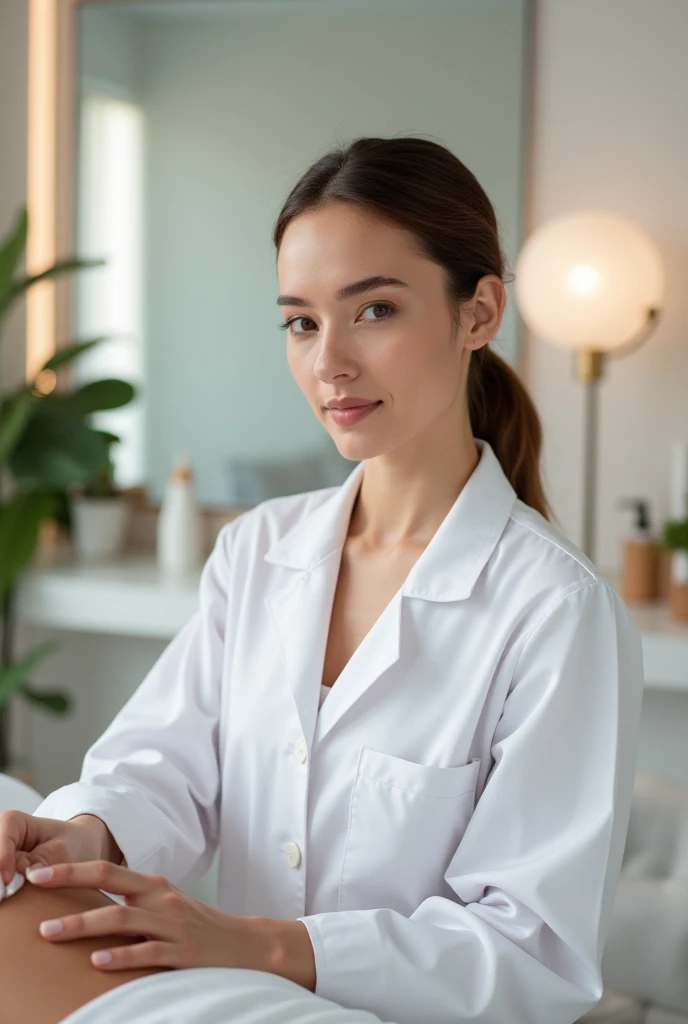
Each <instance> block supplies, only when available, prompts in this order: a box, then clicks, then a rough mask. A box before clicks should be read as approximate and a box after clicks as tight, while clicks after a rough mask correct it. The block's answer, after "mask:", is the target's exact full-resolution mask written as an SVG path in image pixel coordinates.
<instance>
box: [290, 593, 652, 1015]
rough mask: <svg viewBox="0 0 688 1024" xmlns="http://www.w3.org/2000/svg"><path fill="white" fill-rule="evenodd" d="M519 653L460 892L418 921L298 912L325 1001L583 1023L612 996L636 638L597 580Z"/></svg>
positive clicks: (456, 876) (433, 902) (451, 877)
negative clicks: (611, 949) (607, 952)
mask: <svg viewBox="0 0 688 1024" xmlns="http://www.w3.org/2000/svg"><path fill="white" fill-rule="evenodd" d="M514 657H515V665H514V671H513V676H512V678H511V681H510V685H509V688H508V692H507V696H506V699H505V701H504V705H503V708H502V713H501V717H500V719H499V721H498V723H497V726H496V729H495V732H494V735H493V739H492V744H491V753H492V763H491V769H490V773H489V775H488V778H487V781H486V785H485V787H484V789H483V792H482V794H481V796H480V798H479V799H478V802H477V804H476V807H475V809H474V811H473V814H472V817H471V819H470V821H469V823H468V826H467V828H466V831H465V832H464V835H463V837H462V839H461V842H460V844H459V846H458V848H457V850H456V851H455V853H454V855H453V857H452V859H451V861H450V863H449V864H448V866H447V869H446V872H445V875H444V877H445V879H446V881H447V882H448V884H449V885H450V886H451V888H452V889H453V891H454V892H455V893H456V897H455V898H454V897H451V898H447V897H445V896H429V897H428V898H427V899H425V900H423V902H422V903H421V904H420V906H418V907H417V908H416V909H415V910H414V912H413V913H412V914H411V915H410V917H406V916H405V915H403V914H401V913H399V912H397V911H394V910H391V909H388V908H384V907H381V908H379V909H372V910H369V909H365V910H347V911H340V912H337V911H335V912H329V913H321V914H313V915H309V916H306V917H302V918H299V920H301V921H303V923H304V924H305V926H306V928H307V929H308V932H309V935H310V938H311V942H312V945H313V951H314V957H315V965H316V976H317V980H316V989H315V991H316V993H317V994H318V995H321V996H324V997H326V998H327V999H331V1000H333V1001H335V1002H338V1003H341V1004H342V1005H345V1006H349V1007H352V1008H362V1009H366V1010H369V1011H372V1012H373V1013H375V1014H377V1015H378V1016H380V1017H381V1018H382V1019H384V1020H394V1021H395V1022H396V1024H418V1022H419V1021H423V1024H456V1022H457V1021H480V1024H507V1022H508V1024H572V1022H573V1021H576V1020H577V1019H578V1018H579V1017H580V1016H581V1015H582V1014H584V1013H586V1012H587V1011H588V1010H589V1009H591V1008H592V1007H593V1006H594V1005H595V1004H596V1003H597V1002H598V1001H599V999H600V998H601V995H602V982H601V960H602V953H603V945H604V941H605V939H606V934H607V929H608V926H609V922H610V912H611V908H612V902H613V899H614V895H615V892H616V887H617V884H618V880H619V875H620V871H621V863H622V857H623V850H624V845H625V841H626V833H627V829H628V822H629V817H630V808H631V798H632V792H633V782H634V776H635V759H636V752H637V741H638V732H639V727H640V709H641V702H642V688H643V664H642V646H641V640H640V635H639V633H638V631H637V629H636V627H635V625H634V623H633V620H632V619H631V616H630V613H629V611H628V609H627V608H626V605H625V604H624V603H623V601H622V600H621V598H620V597H619V595H618V593H617V591H616V590H615V589H614V588H613V587H612V586H611V584H608V583H607V582H606V581H605V580H602V579H600V578H596V579H593V580H590V581H589V582H585V583H582V584H581V583H577V584H575V585H571V587H570V588H569V589H568V590H567V591H566V592H564V594H563V595H560V596H559V597H558V598H557V599H556V601H555V602H554V604H553V606H552V607H550V608H548V609H547V610H544V609H543V615H542V616H541V618H540V619H539V621H538V622H537V623H536V624H535V625H534V626H533V628H532V629H531V630H530V632H529V633H528V634H527V635H526V637H525V638H524V639H523V641H522V642H521V644H520V651H519V650H516V651H515V653H514ZM371 842H374V837H371ZM408 856H411V852H410V851H409V850H399V857H408ZM390 870H392V871H393V870H394V868H393V865H390Z"/></svg>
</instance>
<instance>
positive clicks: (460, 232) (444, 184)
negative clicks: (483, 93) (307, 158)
mask: <svg viewBox="0 0 688 1024" xmlns="http://www.w3.org/2000/svg"><path fill="white" fill-rule="evenodd" d="M333 201H340V202H346V203H352V204H354V205H356V206H359V207H363V208H365V209H368V210H371V211H372V212H374V213H376V214H377V215H379V216H382V217H385V218H386V219H388V220H390V221H392V222H394V223H395V224H396V225H397V226H399V227H401V228H403V229H405V230H406V231H408V232H410V234H411V236H412V237H413V239H414V241H415V243H416V245H417V246H418V249H419V251H420V252H421V253H422V255H423V256H425V257H427V258H428V259H431V260H433V261H434V262H435V263H438V264H439V265H440V266H441V267H443V268H444V271H445V274H446V281H447V300H448V303H449V306H450V309H451V311H452V315H453V316H454V318H455V319H456V320H457V322H458V316H459V311H460V310H459V307H460V305H461V303H463V302H465V301H466V300H467V299H470V298H471V297H472V296H473V294H474V293H475V289H476V285H477V283H478V281H479V280H480V278H481V277H483V276H484V275H485V274H496V275H497V276H498V277H499V278H500V279H501V280H504V278H505V262H506V261H505V258H504V254H503V252H502V250H501V246H500V242H499V231H498V227H497V219H496V217H495V212H494V209H493V207H492V203H491V202H490V200H489V199H488V197H487V195H486V193H485V191H484V189H483V188H482V186H481V185H480V183H479V182H478V180H477V178H476V177H475V175H473V173H472V172H471V171H469V169H468V168H467V167H466V166H465V165H464V164H463V163H462V162H461V161H460V160H459V159H458V157H456V156H455V155H454V154H453V153H452V152H451V151H450V150H448V149H447V148H446V147H444V146H442V145H440V144H439V143H437V142H433V141H430V140H426V139H423V138H419V137H408V136H403V137H398V136H395V137H392V138H357V139H354V140H353V141H352V142H350V143H348V144H345V145H340V146H338V147H337V148H335V149H333V150H331V151H330V152H328V153H326V154H325V155H324V156H322V157H320V158H319V159H318V160H316V161H315V163H314V164H312V165H311V166H310V167H309V168H308V170H307V171H306V172H305V173H304V174H303V175H302V176H301V177H300V178H299V180H298V181H297V183H296V185H295V186H294V187H293V188H292V190H291V192H290V193H289V195H288V197H287V199H286V202H285V203H284V206H283V207H282V210H281V211H280V214H279V216H278V218H277V222H276V224H275V229H274V233H273V241H274V243H275V247H276V248H277V251H278V252H279V247H280V243H281V241H282V236H283V235H284V232H285V230H286V227H287V225H288V224H289V222H290V221H291V220H292V219H293V218H294V217H297V216H298V215H299V214H300V213H305V212H306V211H308V210H313V209H317V208H318V207H321V206H323V205H325V204H326V203H328V202H333ZM467 401H468V411H469V416H470V421H471V428H472V431H473V436H474V437H479V438H484V439H485V440H486V441H488V442H489V444H490V445H491V446H492V448H493V449H494V452H495V455H496V456H497V458H498V459H499V462H500V465H501V466H502V469H503V470H504V473H505V474H506V476H507V477H508V479H509V481H510V483H511V485H512V487H513V488H514V490H515V491H516V494H517V496H518V497H519V498H520V499H521V501H524V502H525V503H526V504H527V505H531V506H532V507H533V508H535V509H536V510H537V511H538V512H540V513H541V514H542V515H543V516H544V517H545V518H546V519H549V518H550V517H551V508H550V506H549V503H548V501H547V499H546V497H545V494H544V490H543V487H542V482H541V480H540V465H539V463H540V452H541V448H542V426H541V423H540V418H539V416H538V414H537V411H536V409H535V406H534V404H533V401H532V399H531V398H530V396H529V395H528V392H527V391H526V389H525V387H524V386H523V384H522V383H521V381H520V379H519V377H518V375H517V374H516V373H515V371H514V370H513V369H512V368H511V367H510V366H509V364H508V363H507V362H506V361H505V360H504V359H502V357H501V356H499V355H497V353H496V352H494V351H493V350H492V349H490V348H489V345H483V346H482V348H479V349H476V350H475V351H474V352H472V353H471V360H470V365H469V372H468V381H467Z"/></svg>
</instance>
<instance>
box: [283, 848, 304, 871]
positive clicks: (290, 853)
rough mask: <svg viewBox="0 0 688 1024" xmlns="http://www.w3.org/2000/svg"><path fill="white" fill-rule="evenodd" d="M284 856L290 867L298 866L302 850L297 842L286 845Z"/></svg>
mask: <svg viewBox="0 0 688 1024" xmlns="http://www.w3.org/2000/svg"><path fill="white" fill-rule="evenodd" d="M284 856H285V857H286V858H287V864H288V865H289V867H290V868H297V867H298V866H299V864H300V863H301V851H300V850H299V848H298V846H297V845H296V843H287V845H286V846H285V847H284Z"/></svg>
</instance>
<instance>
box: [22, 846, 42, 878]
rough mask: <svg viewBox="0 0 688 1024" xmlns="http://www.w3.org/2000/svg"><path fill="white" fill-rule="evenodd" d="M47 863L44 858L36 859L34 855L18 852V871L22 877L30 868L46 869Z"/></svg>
mask: <svg viewBox="0 0 688 1024" xmlns="http://www.w3.org/2000/svg"><path fill="white" fill-rule="evenodd" d="M47 863H48V862H47V861H46V860H44V859H43V858H42V857H36V855H35V854H33V853H24V852H23V851H17V871H19V872H20V873H21V874H22V875H25V874H26V872H27V871H28V870H29V869H30V868H44V867H46V866H47Z"/></svg>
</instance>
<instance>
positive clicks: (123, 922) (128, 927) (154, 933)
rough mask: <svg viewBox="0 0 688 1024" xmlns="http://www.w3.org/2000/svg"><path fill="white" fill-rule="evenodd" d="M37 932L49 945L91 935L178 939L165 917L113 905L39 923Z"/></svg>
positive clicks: (148, 911) (168, 919) (170, 923)
mask: <svg viewBox="0 0 688 1024" xmlns="http://www.w3.org/2000/svg"><path fill="white" fill-rule="evenodd" d="M38 930H39V932H40V933H41V935H42V936H43V938H44V939H49V940H50V941H51V942H69V941H70V940H71V939H85V938H89V937H92V936H94V935H142V936H144V937H145V938H151V939H165V940H166V941H168V942H172V941H174V940H175V939H176V938H177V930H178V929H177V928H176V925H175V922H174V921H173V920H172V919H171V918H169V917H166V916H165V915H164V914H156V913H154V912H152V911H150V910H142V909H140V908H139V907H126V906H122V904H120V903H115V904H114V905H113V906H111V907H98V908H97V909H95V910H86V911H84V912H83V913H81V914H67V915H66V916H65V917H61V918H55V919H53V920H49V921H41V923H40V925H39V927H38Z"/></svg>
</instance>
